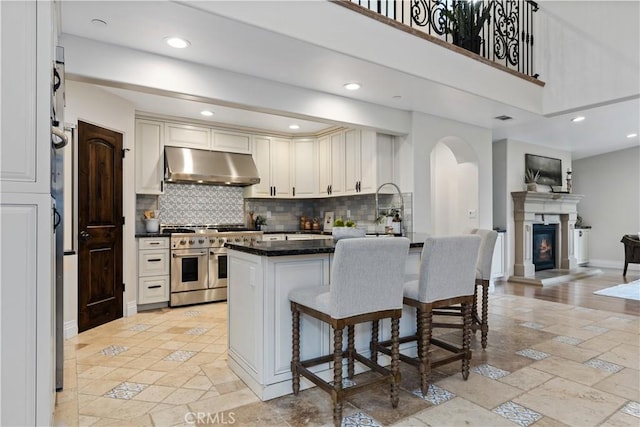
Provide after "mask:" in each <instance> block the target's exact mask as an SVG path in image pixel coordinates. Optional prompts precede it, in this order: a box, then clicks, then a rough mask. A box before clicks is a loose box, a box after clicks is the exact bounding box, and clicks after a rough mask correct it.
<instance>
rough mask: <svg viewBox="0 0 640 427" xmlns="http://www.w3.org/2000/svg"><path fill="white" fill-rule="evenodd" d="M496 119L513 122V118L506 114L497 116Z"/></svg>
mask: <svg viewBox="0 0 640 427" xmlns="http://www.w3.org/2000/svg"><path fill="white" fill-rule="evenodd" d="M494 119H496V120H502V121H503V122H506V121H507V120H513V117H511V116H507V115H506V114H503V115H501V116H496V117H494Z"/></svg>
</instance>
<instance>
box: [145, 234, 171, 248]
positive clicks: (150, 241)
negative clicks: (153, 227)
mask: <svg viewBox="0 0 640 427" xmlns="http://www.w3.org/2000/svg"><path fill="white" fill-rule="evenodd" d="M138 249H140V250H144V249H169V238H168V237H143V238H141V239H138Z"/></svg>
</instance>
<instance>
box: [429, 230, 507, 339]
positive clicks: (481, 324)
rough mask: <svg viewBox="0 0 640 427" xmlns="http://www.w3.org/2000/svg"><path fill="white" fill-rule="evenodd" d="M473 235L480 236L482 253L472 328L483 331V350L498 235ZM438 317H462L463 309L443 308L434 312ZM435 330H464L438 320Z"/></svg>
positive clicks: (485, 232)
mask: <svg viewBox="0 0 640 427" xmlns="http://www.w3.org/2000/svg"><path fill="white" fill-rule="evenodd" d="M471 233H472V234H476V235H478V236H480V238H481V239H482V242H481V243H480V251H479V253H478V260H477V261H476V288H475V292H474V295H473V308H472V310H471V320H472V323H471V327H472V330H473V331H474V332H475V331H477V330H478V329H480V331H481V334H482V335H481V341H480V342H481V344H482V348H487V335H488V332H489V321H488V319H489V283H490V280H491V263H492V261H493V248H494V246H495V244H496V239H497V237H498V233H497V232H496V231H493V230H484V229H474V230H473V231H472V232H471ZM478 287H481V288H482V307H481V314H478ZM433 314H434V315H437V316H455V317H458V318H459V317H462V308H461V307H460V305H455V306H449V307H443V308H441V309H438V310H434V311H433ZM432 326H433V327H434V328H456V329H462V323H460V322H444V321H442V320H438V321H437V322H433V324H432Z"/></svg>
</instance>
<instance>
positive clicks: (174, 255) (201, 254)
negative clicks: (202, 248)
mask: <svg viewBox="0 0 640 427" xmlns="http://www.w3.org/2000/svg"><path fill="white" fill-rule="evenodd" d="M206 254H207V253H206V252H198V253H193V254H186V255H179V254H175V253H174V254H171V256H172V257H174V258H188V257H193V256H205V255H206Z"/></svg>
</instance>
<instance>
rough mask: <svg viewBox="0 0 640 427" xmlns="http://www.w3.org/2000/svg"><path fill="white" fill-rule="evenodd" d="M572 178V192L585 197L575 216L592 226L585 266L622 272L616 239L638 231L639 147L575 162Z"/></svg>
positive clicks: (622, 261)
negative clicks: (588, 259) (588, 258)
mask: <svg viewBox="0 0 640 427" xmlns="http://www.w3.org/2000/svg"><path fill="white" fill-rule="evenodd" d="M572 175H573V189H574V192H575V193H579V194H584V196H585V197H584V199H583V200H582V201H581V202H580V204H579V205H578V214H579V215H580V216H581V217H582V218H583V221H584V223H585V224H586V225H591V226H592V227H593V228H592V229H591V235H590V240H589V257H590V262H589V265H593V266H596V267H614V268H620V269H622V267H623V265H624V245H623V244H622V243H620V239H621V238H622V235H623V234H633V233H638V232H640V147H634V148H628V149H626V150H620V151H614V152H611V153H607V154H601V155H599V156H593V157H587V158H584V159H580V160H575V161H574V162H573V174H572ZM629 268H630V269H632V268H633V269H639V265H638V264H629Z"/></svg>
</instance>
